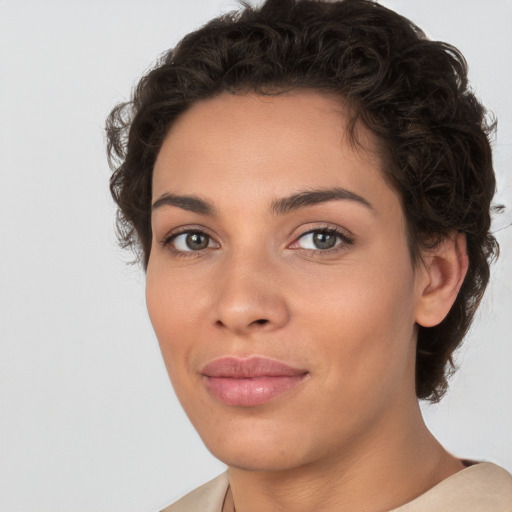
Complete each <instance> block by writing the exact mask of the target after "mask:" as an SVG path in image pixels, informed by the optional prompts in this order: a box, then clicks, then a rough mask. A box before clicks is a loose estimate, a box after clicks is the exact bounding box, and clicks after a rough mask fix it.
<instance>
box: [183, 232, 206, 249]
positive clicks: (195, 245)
mask: <svg viewBox="0 0 512 512" xmlns="http://www.w3.org/2000/svg"><path fill="white" fill-rule="evenodd" d="M208 241H209V240H208V237H207V236H206V235H202V234H200V233H189V234H188V235H187V239H186V243H187V247H188V248H189V249H192V250H193V251H198V250H201V249H206V247H208Z"/></svg>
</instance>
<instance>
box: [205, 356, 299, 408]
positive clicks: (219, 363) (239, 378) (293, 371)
mask: <svg viewBox="0 0 512 512" xmlns="http://www.w3.org/2000/svg"><path fill="white" fill-rule="evenodd" d="M307 374H308V372H307V371H305V370H303V369H299V368H294V367H292V366H289V365H287V364H285V363H282V362H280V361H276V360H275V359H269V358H265V357H250V358H247V359H242V358H237V357H222V358H220V359H215V360H213V361H211V362H210V363H208V364H207V365H206V366H205V367H204V368H203V369H202V371H201V376H202V379H203V383H204V385H205V387H206V389H207V390H208V391H209V392H210V394H211V395H212V396H213V397H214V398H215V399H217V400H218V401H219V402H222V403H224V404H226V405H232V406H238V407H255V406H258V405H263V404H265V403H267V402H269V401H270V400H272V399H274V398H276V397H277V396H280V395H282V394H283V393H286V392H287V391H289V390H291V389H293V388H294V387H295V386H297V385H298V384H299V383H300V382H301V381H302V380H304V378H305V377H306V376H307Z"/></svg>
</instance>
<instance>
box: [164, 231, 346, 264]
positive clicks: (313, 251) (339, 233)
mask: <svg viewBox="0 0 512 512" xmlns="http://www.w3.org/2000/svg"><path fill="white" fill-rule="evenodd" d="M313 233H323V234H326V235H334V236H335V237H336V238H338V239H339V240H340V242H338V243H336V245H335V246H334V247H331V248H328V249H302V250H303V251H305V252H307V253H308V254H315V255H316V254H333V253H336V252H338V251H341V250H344V249H346V248H347V247H348V246H350V245H352V244H353V243H354V240H353V238H352V237H351V236H349V235H347V234H346V233H344V232H342V231H341V230H340V229H337V228H334V227H332V226H323V227H318V228H314V229H309V230H307V231H305V232H303V233H300V234H299V235H298V236H297V237H296V238H295V239H294V240H293V242H292V243H291V244H289V245H287V247H290V246H293V245H294V244H297V243H298V242H299V240H301V239H303V238H305V237H306V236H307V235H311V234H313ZM193 234H198V235H203V236H206V237H208V239H209V240H210V241H211V240H213V238H212V237H211V236H210V235H208V233H206V232H205V231H202V230H200V229H187V228H183V229H182V230H179V231H176V232H172V233H170V234H168V235H167V236H166V237H165V238H164V239H163V240H162V242H161V245H162V246H163V247H164V248H167V249H168V250H169V251H170V252H171V253H172V254H173V255H174V256H178V257H185V258H187V257H197V256H199V255H201V254H202V253H204V251H205V250H206V249H208V247H207V248H205V249H200V250H197V251H194V250H189V251H183V250H179V249H176V248H174V247H173V246H172V242H173V241H174V240H176V238H178V237H179V236H181V235H193ZM294 250H301V248H297V249H294Z"/></svg>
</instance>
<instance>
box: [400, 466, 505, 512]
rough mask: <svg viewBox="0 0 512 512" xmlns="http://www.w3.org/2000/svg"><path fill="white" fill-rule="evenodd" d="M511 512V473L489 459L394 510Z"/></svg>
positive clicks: (421, 511) (456, 474)
mask: <svg viewBox="0 0 512 512" xmlns="http://www.w3.org/2000/svg"><path fill="white" fill-rule="evenodd" d="M433 510H449V511H450V512H511V511H512V476H511V475H510V473H508V472H507V471H506V470H505V469H503V468H501V467H500V466H497V465H496V464H492V463H490V462H482V463H480V464H475V465H473V466H470V467H468V468H466V469H464V470H462V471H459V472H458V473H455V474H454V475H452V476H451V477H449V478H447V479H446V480H443V481H442V482H441V483H439V484H438V485H436V486H435V487H433V488H432V489H430V490H429V491H427V492H426V493H425V494H422V495H421V496H419V497H418V498H416V499H415V500H413V501H411V502H410V503H407V504H406V505H403V506H402V507H399V508H397V509H395V510H394V511H392V512H431V511H433Z"/></svg>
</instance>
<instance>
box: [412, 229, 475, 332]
mask: <svg viewBox="0 0 512 512" xmlns="http://www.w3.org/2000/svg"><path fill="white" fill-rule="evenodd" d="M422 256H423V262H422V264H421V266H420V267H419V268H418V269H417V272H418V275H417V282H416V286H417V293H416V297H417V301H416V307H415V320H416V323H418V324H419V325H422V326H423V327H433V326H434V325H438V324H439V323H441V322H442V321H443V319H444V318H445V316H446V315H447V314H448V312H449V311H450V309H451V307H452V305H453V303H454V302H455V299H456V298H457V295H458V293H459V290H460V287H461V286H462V283H463V281H464V278H465V276H466V272H467V270H468V254H467V251H466V235H465V234H464V233H457V232H454V233H452V234H451V235H450V236H448V237H447V238H446V239H444V240H443V241H441V242H440V243H439V244H438V245H437V246H436V247H435V248H433V249H429V250H426V251H425V252H424V253H423V254H422Z"/></svg>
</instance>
